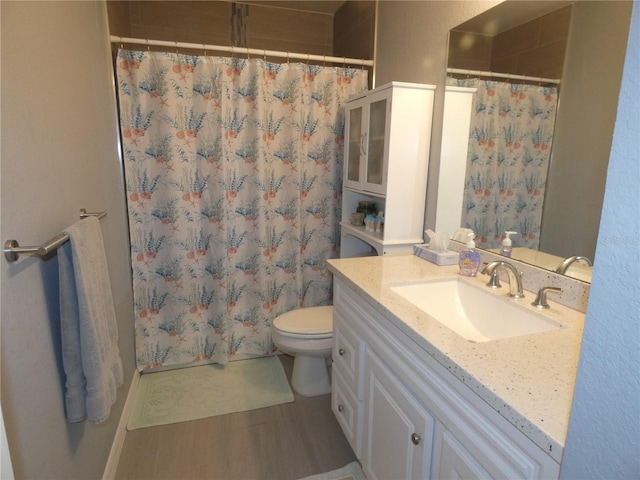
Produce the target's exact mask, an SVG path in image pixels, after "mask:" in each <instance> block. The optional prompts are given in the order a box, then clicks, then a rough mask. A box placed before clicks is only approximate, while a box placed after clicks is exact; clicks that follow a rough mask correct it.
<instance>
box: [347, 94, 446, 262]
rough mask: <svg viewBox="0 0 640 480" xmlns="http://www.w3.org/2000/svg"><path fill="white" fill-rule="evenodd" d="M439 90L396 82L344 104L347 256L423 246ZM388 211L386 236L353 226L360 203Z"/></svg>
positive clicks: (404, 250)
mask: <svg viewBox="0 0 640 480" xmlns="http://www.w3.org/2000/svg"><path fill="white" fill-rule="evenodd" d="M434 93H435V87H434V86H432V85H423V84H415V83H402V82H391V83H388V84H386V85H383V86H381V87H378V88H375V89H374V90H371V91H368V92H365V93H364V94H362V95H360V96H358V97H355V98H352V99H350V100H349V101H348V102H347V103H346V105H345V139H346V140H345V150H344V178H343V187H344V191H343V202H342V222H341V226H342V237H341V238H342V251H341V256H342V257H351V256H354V255H357V254H359V253H364V252H366V251H367V250H371V248H373V249H374V250H376V253H377V254H378V255H385V254H387V253H407V252H410V251H411V248H412V247H413V245H414V244H416V243H422V242H423V236H422V227H423V223H424V207H425V196H426V188H427V169H428V166H429V147H430V142H431V121H432V116H433V99H434ZM360 201H373V202H375V203H376V205H377V207H378V210H379V211H384V213H385V227H384V229H383V231H382V232H368V231H366V229H365V227H364V226H354V225H351V224H350V223H349V218H350V217H351V214H352V213H355V212H356V209H357V207H358V202H360Z"/></svg>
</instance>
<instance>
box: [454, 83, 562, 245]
mask: <svg viewBox="0 0 640 480" xmlns="http://www.w3.org/2000/svg"><path fill="white" fill-rule="evenodd" d="M448 83H449V84H451V85H456V86H461V87H475V88H476V89H477V90H476V93H475V94H474V98H473V105H472V110H471V127H470V131H469V153H468V157H467V172H466V176H465V178H466V180H465V189H464V200H463V208H462V222H461V225H462V227H465V228H470V229H472V230H473V231H474V232H475V233H476V244H477V246H478V247H481V248H487V249H490V248H499V247H500V244H501V241H502V239H503V238H504V232H505V231H507V230H511V231H515V232H518V235H514V236H512V239H513V246H514V247H528V248H532V249H535V250H537V249H538V244H539V241H540V223H541V219H542V205H543V201H544V192H545V186H546V182H547V171H548V168H549V161H550V158H551V144H552V141H553V129H554V125H555V118H556V108H557V103H558V91H557V87H542V86H536V85H526V84H522V83H506V82H498V81H486V80H479V79H477V78H475V79H461V80H456V79H451V78H450V79H448Z"/></svg>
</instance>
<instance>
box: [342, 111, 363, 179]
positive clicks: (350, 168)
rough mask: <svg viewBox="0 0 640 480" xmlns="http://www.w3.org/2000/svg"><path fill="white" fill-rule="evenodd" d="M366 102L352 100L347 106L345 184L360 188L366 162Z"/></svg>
mask: <svg viewBox="0 0 640 480" xmlns="http://www.w3.org/2000/svg"><path fill="white" fill-rule="evenodd" d="M364 105H365V103H364V102H363V101H362V100H358V101H353V102H350V103H349V104H348V105H347V107H346V111H345V113H346V120H347V121H346V127H347V131H346V139H347V141H346V144H345V145H346V147H345V153H344V186H345V187H349V188H354V189H356V190H360V188H361V186H362V184H361V181H362V176H361V170H362V167H363V165H364V163H363V162H362V161H361V157H363V156H364V149H365V146H364V130H363V127H364V115H365V107H364Z"/></svg>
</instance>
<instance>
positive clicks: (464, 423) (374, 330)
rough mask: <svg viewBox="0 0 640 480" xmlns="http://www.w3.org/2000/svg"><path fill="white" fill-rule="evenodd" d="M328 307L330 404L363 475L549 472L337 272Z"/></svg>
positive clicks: (527, 445)
mask: <svg viewBox="0 0 640 480" xmlns="http://www.w3.org/2000/svg"><path fill="white" fill-rule="evenodd" d="M334 312H335V313H334V342H335V343H334V353H333V358H334V364H333V385H332V405H333V410H334V412H335V414H336V417H337V418H338V422H339V423H340V425H341V426H342V428H343V430H344V432H345V435H347V437H348V438H349V441H350V442H351V445H352V447H353V449H354V452H355V453H356V456H357V457H358V459H359V460H360V462H361V463H362V466H363V469H364V472H365V474H366V475H367V478H368V479H369V480H374V479H380V480H383V479H384V480H386V479H390V478H393V479H402V478H407V479H408V478H423V479H428V478H432V479H444V478H465V479H472V478H509V479H512V478H514V479H515V478H526V479H543V478H544V479H551V478H558V475H559V469H560V467H559V465H558V463H557V462H556V461H554V460H553V459H552V458H551V457H550V456H549V455H547V453H546V452H544V451H543V450H541V449H540V448H539V447H538V446H537V445H535V444H534V443H533V442H532V441H531V440H530V439H529V438H527V437H526V436H525V435H524V434H523V433H522V432H521V431H519V430H518V429H517V428H516V427H514V426H513V425H512V424H511V423H509V422H508V421H507V420H506V419H505V418H503V417H502V416H501V415H500V414H499V413H498V412H496V411H495V410H494V409H492V408H491V407H490V406H489V405H488V404H487V403H486V402H484V401H483V400H482V399H481V398H480V397H479V396H478V395H477V394H475V393H474V392H473V391H472V390H471V389H469V388H468V387H467V386H466V385H464V384H463V383H462V382H461V381H460V380H459V379H458V378H456V377H455V376H454V375H453V374H452V373H451V372H449V371H448V370H447V369H445V368H444V367H443V366H442V365H440V364H439V363H438V362H437V361H436V360H435V359H434V358H432V357H431V356H430V355H428V354H427V353H426V352H425V351H424V350H423V349H422V348H421V347H420V346H418V345H417V344H416V343H415V342H414V341H412V340H411V338H410V337H409V336H408V335H406V334H405V333H404V332H402V331H401V330H400V329H399V328H398V327H397V326H395V325H394V324H393V322H391V321H390V320H389V319H387V318H386V317H385V316H383V315H382V314H381V313H380V312H379V311H377V310H376V309H375V308H374V307H373V306H372V305H371V304H369V303H367V302H366V301H364V300H363V299H362V298H360V296H359V295H358V294H357V290H356V289H354V288H352V287H350V286H348V285H347V284H346V283H345V282H343V281H342V280H341V279H340V278H338V277H336V278H335V288H334ZM340 349H342V353H340V352H341V350H340ZM345 412H346V414H345ZM345 426H347V428H345Z"/></svg>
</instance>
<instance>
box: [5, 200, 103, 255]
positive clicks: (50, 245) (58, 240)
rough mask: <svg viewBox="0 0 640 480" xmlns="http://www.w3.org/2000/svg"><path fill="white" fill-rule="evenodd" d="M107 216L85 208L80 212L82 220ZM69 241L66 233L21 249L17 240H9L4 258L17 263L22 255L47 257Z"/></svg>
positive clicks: (6, 243)
mask: <svg viewBox="0 0 640 480" xmlns="http://www.w3.org/2000/svg"><path fill="white" fill-rule="evenodd" d="M106 216H107V212H87V211H86V210H85V209H84V208H82V209H81V210H80V218H87V217H98V219H99V220H100V219H102V218H104V217H106ZM68 241H69V235H67V234H66V233H59V234H58V235H56V236H55V237H53V238H52V239H51V240H49V241H48V242H46V243H43V244H42V245H38V246H29V247H21V246H20V245H19V244H18V242H17V241H16V240H7V241H6V242H4V258H6V259H7V261H9V262H15V261H16V260H18V258H19V257H20V255H30V256H38V257H45V256H47V255H48V254H50V253H51V252H53V251H54V250H56V249H57V248H58V247H59V246H60V245H62V244H63V243H66V242H68Z"/></svg>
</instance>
